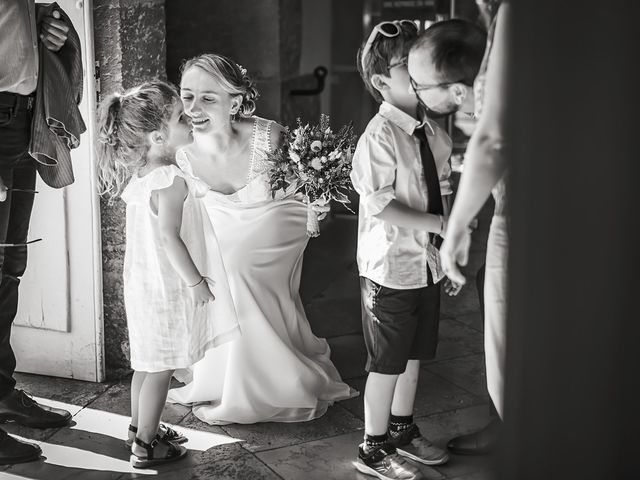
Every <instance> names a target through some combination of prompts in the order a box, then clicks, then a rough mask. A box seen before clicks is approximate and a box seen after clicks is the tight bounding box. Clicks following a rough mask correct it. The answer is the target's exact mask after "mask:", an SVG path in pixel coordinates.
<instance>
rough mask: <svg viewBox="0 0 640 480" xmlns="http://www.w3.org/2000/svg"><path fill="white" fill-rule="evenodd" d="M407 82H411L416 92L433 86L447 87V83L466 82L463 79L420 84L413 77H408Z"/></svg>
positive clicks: (431, 88) (430, 88)
mask: <svg viewBox="0 0 640 480" xmlns="http://www.w3.org/2000/svg"><path fill="white" fill-rule="evenodd" d="M409 83H411V88H413V91H414V92H416V93H418V92H420V91H424V90H433V89H434V88H442V87H448V86H449V85H453V84H454V83H464V84H465V85H466V82H465V81H464V79H462V80H457V81H455V82H442V83H434V84H433V85H420V84H418V83H416V81H415V80H414V79H413V77H409Z"/></svg>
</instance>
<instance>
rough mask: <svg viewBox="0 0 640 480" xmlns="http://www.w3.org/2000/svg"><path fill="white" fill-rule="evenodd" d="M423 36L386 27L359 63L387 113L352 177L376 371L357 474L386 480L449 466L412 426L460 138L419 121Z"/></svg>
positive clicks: (435, 310)
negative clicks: (455, 140)
mask: <svg viewBox="0 0 640 480" xmlns="http://www.w3.org/2000/svg"><path fill="white" fill-rule="evenodd" d="M417 36H418V31H417V27H416V25H415V23H413V22H412V21H410V20H401V21H394V22H383V23H380V24H378V25H376V26H375V27H374V29H373V31H372V32H371V35H370V36H369V38H368V40H367V41H366V42H365V43H364V45H363V47H362V48H361V49H360V51H359V52H358V59H357V62H358V69H359V71H360V74H361V76H362V79H363V80H364V83H365V86H366V88H367V90H368V91H369V92H370V93H371V94H372V95H373V97H374V98H375V99H376V100H377V101H378V102H380V103H381V105H380V109H379V112H378V114H377V115H376V116H375V117H374V118H373V119H372V120H371V121H370V122H369V124H368V125H367V128H366V130H365V132H364V133H363V134H362V136H361V137H360V139H359V141H358V145H357V148H356V151H355V154H354V158H353V171H352V174H351V179H352V181H353V185H354V187H355V189H356V191H357V192H358V193H359V195H360V210H359V220H358V254H357V256H358V269H359V272H360V277H361V280H360V282H361V293H362V309H363V331H364V336H365V343H366V346H367V352H368V359H367V366H366V369H367V371H368V372H369V375H368V378H367V384H366V387H365V393H364V406H365V438H364V443H362V444H361V445H360V448H359V455H358V459H357V462H356V468H357V469H358V470H359V471H360V472H363V473H365V474H368V475H372V476H376V477H378V478H381V479H422V478H424V476H423V474H422V472H421V471H420V469H419V468H418V467H417V465H416V464H415V463H413V462H419V463H421V464H424V465H439V464H443V463H445V462H446V461H447V460H448V455H447V453H446V452H445V451H444V450H442V449H440V448H438V447H437V446H435V445H433V444H432V443H430V442H429V441H428V440H427V439H425V438H424V437H423V436H422V435H421V434H420V431H419V429H418V427H417V426H416V425H415V423H414V422H413V406H414V401H415V395H416V389H417V382H418V374H419V370H420V360H430V359H432V358H433V357H434V356H435V351H436V346H437V343H438V325H439V315H440V283H439V282H440V280H441V279H442V278H443V276H444V275H443V272H442V269H441V268H440V264H439V254H438V244H439V239H438V238H437V237H438V235H441V234H442V233H443V232H444V229H445V225H446V217H445V215H447V214H448V211H449V209H448V205H447V203H448V202H447V199H448V196H449V195H450V194H451V193H452V192H451V187H450V185H449V175H450V167H449V164H448V160H449V156H450V154H451V140H450V139H449V137H448V136H447V134H446V133H445V132H444V130H442V129H441V128H440V127H439V126H438V125H437V124H436V123H434V122H431V121H430V120H427V119H419V117H418V100H417V98H416V95H415V93H413V91H412V90H411V88H410V85H409V74H408V72H407V66H406V58H407V55H408V53H409V49H410V47H411V45H412V44H413V42H414V41H415V39H416V38H417ZM443 196H444V197H443ZM407 458H408V459H411V460H410V461H408V460H407Z"/></svg>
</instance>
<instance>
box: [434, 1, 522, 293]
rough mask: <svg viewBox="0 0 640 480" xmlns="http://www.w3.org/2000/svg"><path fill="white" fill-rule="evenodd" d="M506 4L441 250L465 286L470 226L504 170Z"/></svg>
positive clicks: (446, 267)
mask: <svg viewBox="0 0 640 480" xmlns="http://www.w3.org/2000/svg"><path fill="white" fill-rule="evenodd" d="M509 8H510V7H509V5H508V4H506V3H505V4H502V6H501V7H500V9H499V10H498V14H497V15H498V17H497V19H496V29H495V32H494V37H493V47H492V50H491V53H490V55H491V56H490V58H489V64H488V66H487V77H486V79H485V82H486V83H485V97H484V105H483V111H482V114H481V116H480V119H479V121H478V124H477V126H476V130H475V131H474V132H473V135H472V136H471V139H470V141H469V146H468V148H467V154H466V156H465V157H466V158H465V170H464V172H463V174H462V178H461V180H460V187H459V189H458V193H457V196H456V200H455V202H454V204H453V209H452V212H451V216H450V217H449V222H448V226H447V231H446V238H445V241H444V243H443V245H442V248H441V249H440V255H441V258H442V267H443V269H444V271H445V273H446V274H447V276H448V277H449V278H450V279H451V280H453V281H454V282H456V283H461V284H464V283H465V278H464V275H463V274H462V272H461V271H460V269H459V268H458V265H466V264H467V261H468V256H469V246H470V242H471V239H470V232H469V224H470V223H471V221H472V220H473V218H474V217H475V216H476V215H477V213H478V212H479V211H480V209H481V208H482V206H483V205H484V203H485V201H486V200H487V198H488V197H489V195H490V194H491V189H492V188H493V187H494V186H495V185H496V183H497V182H498V181H499V180H500V178H501V177H502V175H503V174H504V172H505V170H506V168H507V162H506V159H505V156H504V152H503V142H504V139H503V134H504V127H505V110H506V108H505V107H506V105H505V98H504V92H505V91H506V88H505V87H506V76H507V75H506V67H507V65H506V59H507V47H508V44H507V38H506V37H507V35H506V33H507V26H508V22H509V15H510V13H509V12H510V11H509Z"/></svg>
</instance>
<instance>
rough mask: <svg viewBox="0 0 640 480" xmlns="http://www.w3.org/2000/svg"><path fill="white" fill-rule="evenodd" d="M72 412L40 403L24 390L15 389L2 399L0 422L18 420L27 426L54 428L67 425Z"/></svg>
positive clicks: (0, 403)
mask: <svg viewBox="0 0 640 480" xmlns="http://www.w3.org/2000/svg"><path fill="white" fill-rule="evenodd" d="M70 420H71V414H70V413H69V412H67V411H66V410H61V409H59V408H51V407H47V406H46V405H40V404H38V403H37V402H36V401H35V400H34V399H33V398H31V397H30V396H29V395H27V394H26V393H25V392H24V390H13V392H11V393H10V394H9V395H7V396H5V397H2V399H0V423H3V422H16V423H19V424H20V425H24V426H26V427H34V428H53V427H62V426H64V425H67V424H68V423H69V421H70Z"/></svg>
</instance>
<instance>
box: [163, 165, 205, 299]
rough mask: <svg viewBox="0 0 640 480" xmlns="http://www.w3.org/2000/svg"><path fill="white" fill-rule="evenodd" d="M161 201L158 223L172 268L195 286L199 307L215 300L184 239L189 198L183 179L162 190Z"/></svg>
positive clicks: (177, 178) (178, 178)
mask: <svg viewBox="0 0 640 480" xmlns="http://www.w3.org/2000/svg"><path fill="white" fill-rule="evenodd" d="M155 193H156V194H157V200H158V202H157V203H158V224H159V227H160V241H161V243H162V245H163V246H164V249H165V251H166V252H167V257H168V258H169V262H171V266H173V268H174V269H175V271H176V272H177V273H178V275H180V278H182V280H183V281H184V282H185V283H186V284H187V285H188V286H189V287H192V289H191V293H192V295H193V298H194V300H195V302H196V304H198V305H200V304H204V303H206V302H208V301H210V300H213V294H212V293H211V291H210V290H209V285H208V284H207V282H206V281H203V277H202V274H201V273H200V272H199V271H198V269H197V267H196V266H195V264H194V263H193V259H192V258H191V255H190V254H189V251H188V250H187V247H186V245H185V244H184V242H183V241H182V238H181V237H180V228H181V226H182V208H183V206H184V199H185V197H186V196H187V185H186V183H185V181H184V179H183V178H181V177H175V178H174V180H173V184H171V186H169V187H167V188H163V189H162V190H156V191H155Z"/></svg>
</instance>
